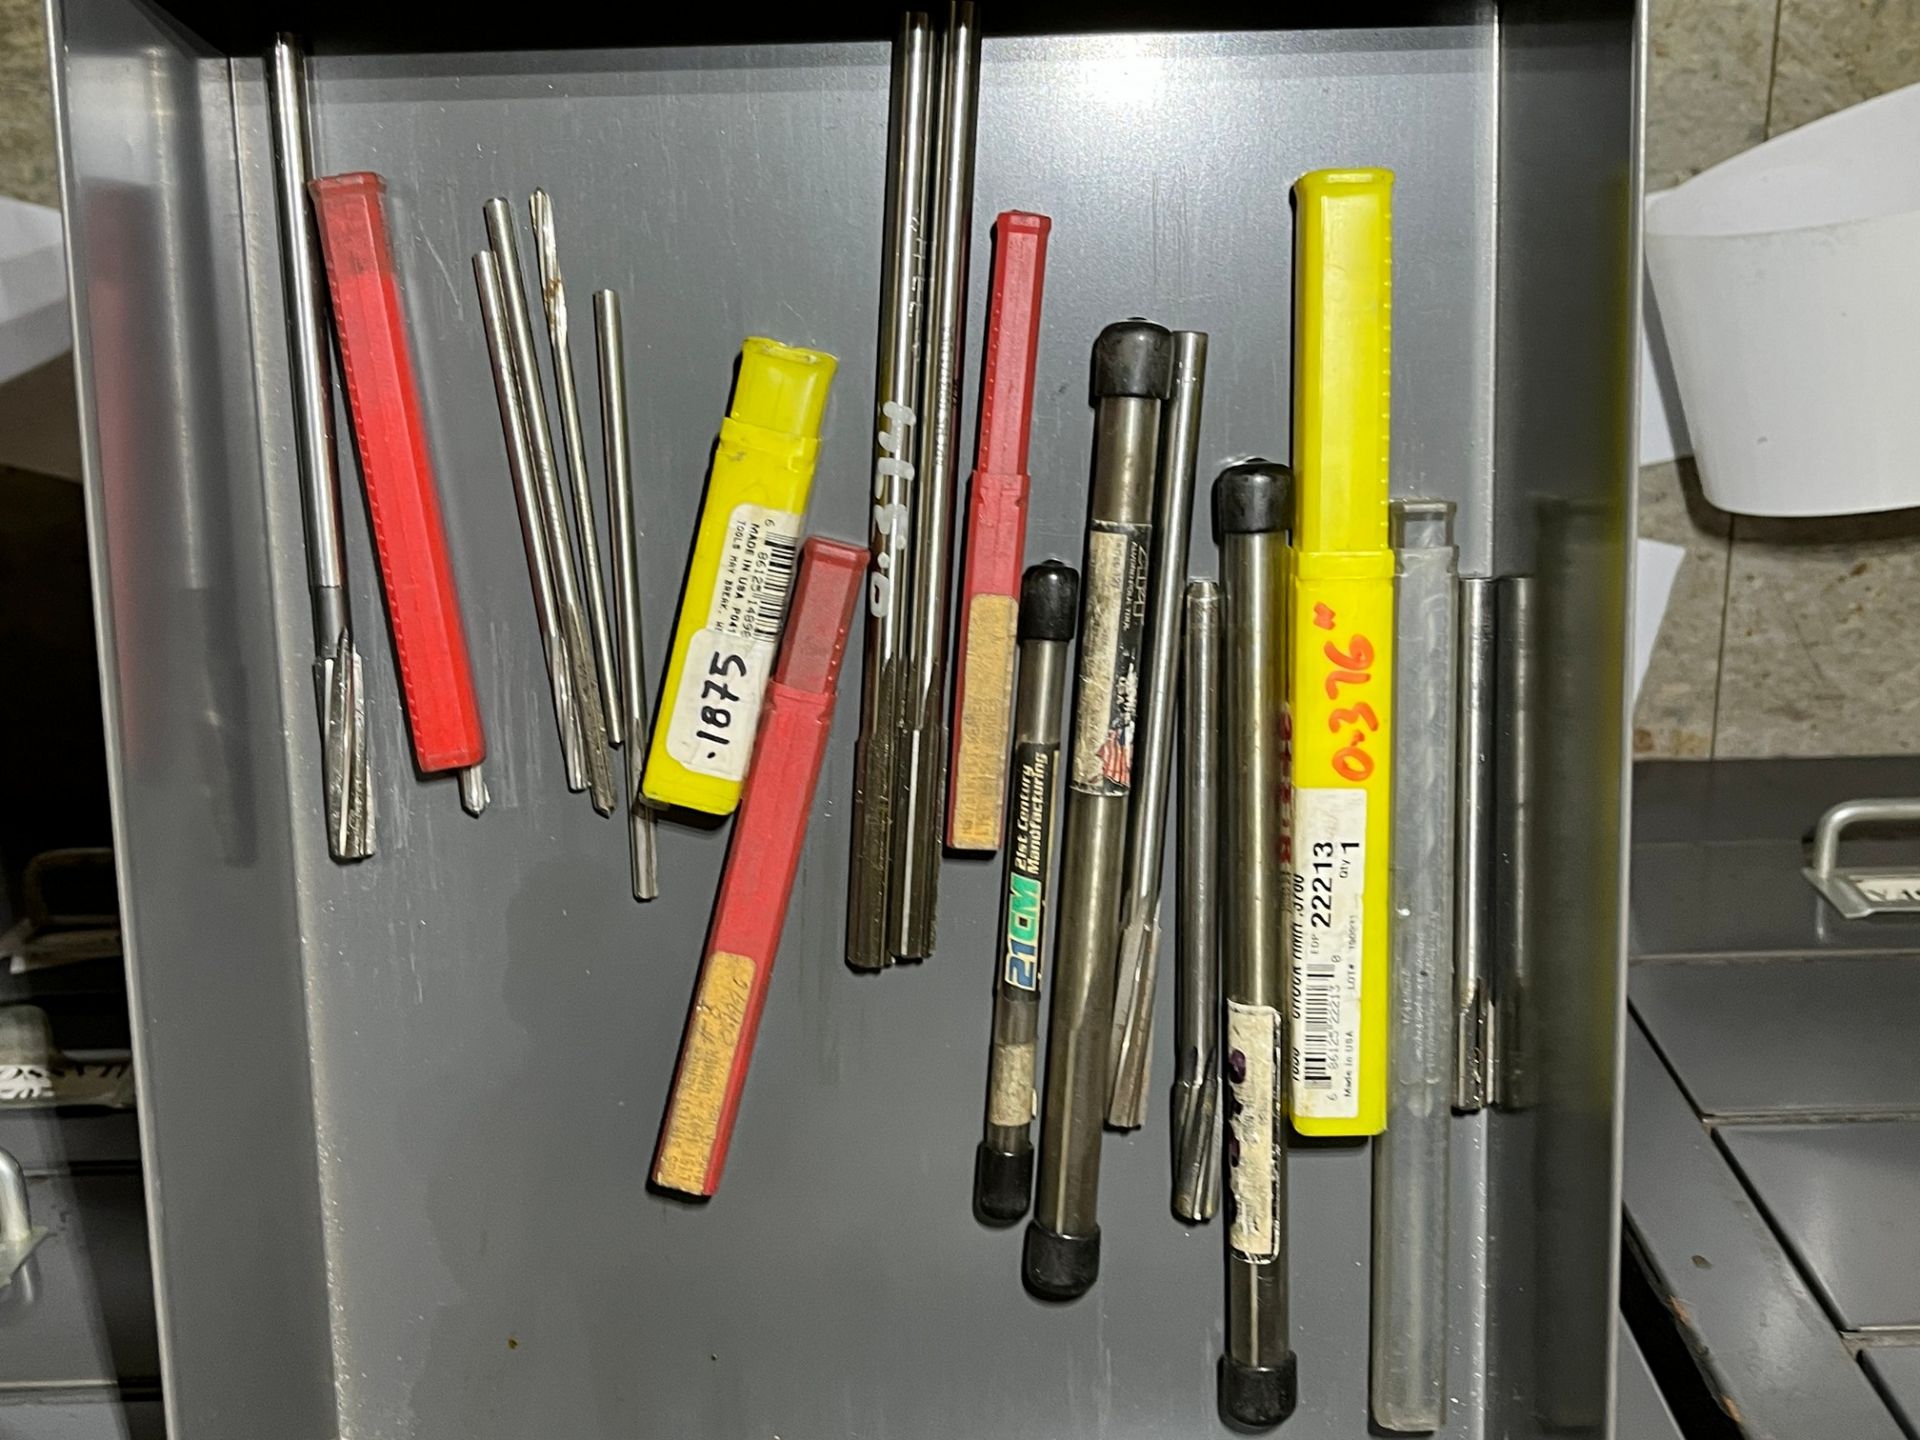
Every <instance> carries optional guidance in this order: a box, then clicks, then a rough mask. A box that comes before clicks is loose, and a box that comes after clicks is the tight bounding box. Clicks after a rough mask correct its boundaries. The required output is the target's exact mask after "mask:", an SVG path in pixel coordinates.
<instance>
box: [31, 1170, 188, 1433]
mask: <svg viewBox="0 0 1920 1440" xmlns="http://www.w3.org/2000/svg"><path fill="white" fill-rule="evenodd" d="M27 1195H28V1203H29V1204H30V1205H31V1206H32V1210H33V1223H34V1224H36V1225H44V1226H45V1227H46V1228H47V1231H48V1235H47V1238H46V1239H45V1240H43V1241H41V1242H40V1245H39V1248H38V1249H36V1250H35V1251H34V1252H33V1255H32V1256H31V1257H30V1258H29V1259H28V1261H27V1263H26V1264H25V1265H24V1266H23V1267H22V1268H21V1269H20V1271H19V1273H17V1274H16V1275H15V1276H14V1277H13V1283H12V1284H11V1285H9V1286H7V1288H6V1289H4V1290H0V1395H3V1394H5V1393H6V1392H7V1391H10V1390H22V1389H26V1388H29V1387H37V1388H50V1387H68V1388H82V1387H88V1386H110V1385H114V1384H116V1383H118V1382H122V1381H147V1382H149V1383H151V1382H152V1381H154V1380H156V1379H158V1378H159V1375H160V1357H159V1354H158V1352H157V1350H156V1347H155V1343H154V1323H153V1284H152V1276H151V1273H150V1271H149V1268H148V1259H147V1234H146V1210H145V1208H144V1205H143V1203H142V1194H141V1185H140V1177H139V1176H137V1175H90V1176H49V1177H45V1178H42V1179H36V1180H30V1181H28V1183H27ZM8 1433H9V1432H8V1431H7V1430H6V1429H5V1427H4V1426H3V1425H0V1435H6V1434H8Z"/></svg>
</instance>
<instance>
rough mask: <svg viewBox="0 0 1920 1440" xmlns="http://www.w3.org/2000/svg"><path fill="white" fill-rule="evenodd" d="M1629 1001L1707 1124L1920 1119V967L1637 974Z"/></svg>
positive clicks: (1763, 964) (1894, 963)
mask: <svg viewBox="0 0 1920 1440" xmlns="http://www.w3.org/2000/svg"><path fill="white" fill-rule="evenodd" d="M1629 993H1630V994H1631V996H1632V1001H1633V1009H1634V1013H1635V1014H1637V1015H1638V1016H1639V1017H1640V1019H1641V1022H1642V1023H1643V1024H1644V1025H1645V1026H1646V1027H1647V1032H1648V1033H1649V1034H1650V1035H1652V1036H1653V1038H1654V1041H1655V1043H1656V1044H1658V1045H1659V1047H1660V1051H1661V1053H1662V1054H1663V1055H1665V1056H1666V1059H1667V1063H1668V1064H1669V1065H1671V1066H1672V1067H1673V1070H1674V1073H1675V1074H1676V1075H1678V1076H1679V1077H1680V1083H1681V1084H1682V1085H1684V1086H1686V1089H1687V1094H1688V1096H1689V1097H1690V1098H1691V1099H1692V1101H1693V1103H1694V1107H1695V1108H1696V1109H1697V1110H1699V1112H1700V1113H1701V1114H1702V1115H1705V1116H1708V1117H1710V1118H1712V1117H1719V1116H1729V1115H1730V1116H1751V1115H1767V1116H1775V1117H1778V1118H1779V1119H1782V1120H1791V1119H1795V1118H1812V1117H1818V1116H1829V1115H1911V1114H1915V1113H1920V1050H1916V1048H1915V1046H1914V1043H1913V1035H1914V1026H1915V1023H1916V1022H1917V1021H1920V957H1915V956H1913V955H1901V956H1881V955H1873V956H1855V957H1844V956H1843V957H1828V956H1820V957H1811V958H1807V959H1801V958H1798V957H1795V958H1791V959H1785V958H1769V959H1764V960H1733V961H1727V962H1719V963H1716V962H1713V961H1698V960H1693V961H1685V962H1680V961H1676V962H1671V963H1666V964H1659V965H1637V966H1635V967H1634V971H1633V978H1632V981H1631V983H1630V986H1629Z"/></svg>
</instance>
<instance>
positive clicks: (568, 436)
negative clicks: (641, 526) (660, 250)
mask: <svg viewBox="0 0 1920 1440" xmlns="http://www.w3.org/2000/svg"><path fill="white" fill-rule="evenodd" d="M528 208H529V209H530V210H531V212H532V216H533V237H534V246H533V257H534V264H535V267H536V268H537V269H538V270H539V272H540V301H541V304H542V305H543V306H544V307H545V309H546V312H547V340H548V342H549V345H550V348H551V349H552V351H553V381H554V386H555V388H556V389H558V390H559V392H560V439H561V442H562V445H563V446H564V448H565V450H566V453H567V474H568V476H569V477H570V478H571V479H572V481H573V514H574V521H575V523H576V524H578V525H579V527H580V583H581V588H583V589H584V590H585V591H586V595H587V623H588V625H589V626H590V627H591V628H592V631H593V664H594V669H595V671H596V672H597V677H596V678H598V680H599V682H600V705H601V718H602V720H603V721H604V722H605V725H606V732H607V741H608V743H609V744H613V745H618V744H620V743H621V741H622V740H623V739H624V738H625V730H624V727H623V725H622V722H621V713H620V712H621V709H622V706H621V703H620V672H619V671H618V670H617V669H616V668H615V665H614V658H613V637H612V631H611V629H610V627H609V626H608V623H607V604H606V580H605V574H606V572H605V571H604V570H602V569H601V566H600V537H599V533H598V531H597V530H596V529H595V527H594V521H593V492H592V479H591V477H590V476H589V475H588V474H587V442H586V437H585V435H584V433H583V432H582V431H581V428H580V392H579V390H578V389H577V388H576V386H575V384H574V379H573V352H572V351H571V350H569V349H568V348H567V289H566V285H565V283H564V282H563V281H562V280H561V278H560V242H559V240H558V239H557V238H556V236H555V234H554V229H553V200H552V199H551V197H549V196H548V194H547V192H546V191H544V190H536V191H534V192H533V199H532V201H531V202H530V204H529V207H528ZM609 523H617V522H615V521H614V520H613V518H612V517H611V516H610V517H609Z"/></svg>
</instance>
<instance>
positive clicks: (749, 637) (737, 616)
mask: <svg viewBox="0 0 1920 1440" xmlns="http://www.w3.org/2000/svg"><path fill="white" fill-rule="evenodd" d="M799 550H800V517H799V516H798V515H796V514H794V513H793V512H792V511H791V510H774V509H771V508H769V507H768V506H765V505H736V506H734V509H733V515H732V516H731V517H730V518H729V520H728V522H727V538H726V540H725V541H724V542H723V543H722V545H721V548H720V565H719V570H718V573H717V574H716V575H715V576H714V582H713V599H712V601H711V602H710V603H709V604H708V607H707V623H706V624H705V625H704V626H703V627H702V628H701V629H699V630H697V631H695V632H694V635H693V638H692V639H691V640H689V641H688V642H687V657H686V661H685V663H684V664H683V665H682V666H681V669H680V691H679V693H678V694H677V695H675V696H674V697H673V712H672V714H671V715H670V716H669V717H668V720H667V753H668V754H669V755H671V756H672V757H673V758H674V759H675V760H678V761H679V762H680V763H681V764H682V765H684V766H686V767H687V769H689V770H691V771H693V772H694V773H695V774H696V775H710V776H712V777H714V778H715V779H718V780H744V779H745V778H746V775H747V764H748V762H749V761H750V760H751V759H752V758H753V735H754V731H755V730H756V729H758V728H759V725H760V699H761V696H762V694H763V693H764V692H765V690H766V688H767V677H768V676H769V675H771V674H772V673H773V657H774V653H775V651H777V650H778V649H779V645H780V630H781V627H782V626H784V625H785V624H786V619H787V601H788V600H789V599H790V598H791V597H792V595H793V572H794V562H795V560H796V558H797V557H798V554H799Z"/></svg>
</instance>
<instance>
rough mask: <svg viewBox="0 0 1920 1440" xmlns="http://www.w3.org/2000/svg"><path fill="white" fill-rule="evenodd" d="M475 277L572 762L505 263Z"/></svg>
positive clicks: (491, 262) (492, 260) (485, 257)
mask: <svg viewBox="0 0 1920 1440" xmlns="http://www.w3.org/2000/svg"><path fill="white" fill-rule="evenodd" d="M473 276H474V280H475V281H476V282H477V284H478V285H479V289H480V319H481V323H482V325H483V327H484V328H485V330H486V336H487V359H488V361H489V362H490V363H491V364H492V366H493V391H494V397H495V399H497V400H498V401H499V404H500V424H501V428H502V429H503V430H504V431H505V433H506V441H507V471H508V473H509V474H510V475H511V476H512V477H513V496H514V501H515V503H516V506H517V508H518V509H519V512H520V539H521V542H522V544H523V545H524V546H525V548H526V552H527V571H528V574H529V575H530V576H531V578H532V580H533V613H534V618H535V620H536V621H538V622H539V626H540V643H541V648H542V650H543V651H544V652H545V654H546V659H547V683H548V685H549V686H550V687H551V689H552V691H553V714H554V718H555V720H557V721H558V722H559V725H560V743H561V746H562V749H563V750H565V751H566V752H567V754H568V758H569V761H571V760H572V758H573V757H575V756H577V755H578V754H579V747H578V746H577V745H574V746H571V747H569V746H568V742H569V740H570V739H573V738H575V737H576V736H577V734H578V730H577V722H576V721H575V719H574V715H573V686H572V685H571V683H570V682H569V680H568V678H567V644H566V641H565V640H564V639H562V638H561V635H560V616H559V612H558V607H557V604H556V602H555V600H554V595H553V567H552V565H550V564H549V563H548V561H547V541H546V536H545V534H544V533H543V531H542V528H541V524H540V496H539V492H538V490H537V489H536V488H535V482H534V478H533V451H532V449H531V448H530V447H529V445H528V443H527V422H526V406H525V402H524V401H523V400H522V399H521V398H520V387H519V385H518V384H517V383H515V381H514V378H513V341H512V339H511V337H510V335H509V333H508V328H507V314H506V302H505V300H504V299H503V298H502V296H501V280H500V264H499V257H497V256H496V255H495V254H494V253H493V252H492V251H491V250H482V251H481V252H480V253H479V254H477V255H475V256H474V257H473Z"/></svg>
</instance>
